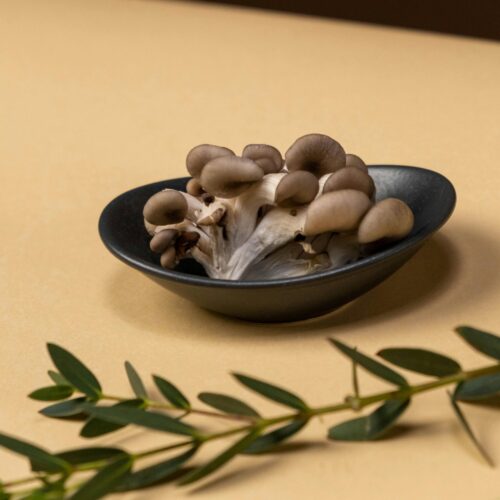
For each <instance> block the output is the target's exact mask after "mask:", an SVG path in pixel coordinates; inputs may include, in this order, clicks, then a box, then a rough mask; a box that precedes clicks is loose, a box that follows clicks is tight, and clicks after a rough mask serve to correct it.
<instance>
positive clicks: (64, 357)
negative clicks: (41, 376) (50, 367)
mask: <svg viewBox="0 0 500 500" xmlns="http://www.w3.org/2000/svg"><path fill="white" fill-rule="evenodd" d="M47 347H48V350H49V354H50V357H51V358H52V361H53V363H54V365H55V366H56V368H57V369H58V370H59V372H60V373H61V374H62V375H63V376H64V377H65V378H66V379H67V380H68V381H69V382H70V384H71V385H73V386H75V387H76V388H77V389H79V390H80V391H82V392H83V393H84V394H86V395H87V396H89V397H90V398H92V399H99V397H100V396H101V393H102V388H101V385H100V384H99V381H98V380H97V378H96V377H95V376H94V374H93V373H92V372H91V371H90V370H89V369H88V368H87V367H86V366H85V365H84V364H83V363H82V362H81V361H80V360H79V359H77V358H76V357H75V356H74V355H73V354H71V353H70V352H69V351H67V350H66V349H64V348H62V347H60V346H58V345H56V344H50V343H49V344H47Z"/></svg>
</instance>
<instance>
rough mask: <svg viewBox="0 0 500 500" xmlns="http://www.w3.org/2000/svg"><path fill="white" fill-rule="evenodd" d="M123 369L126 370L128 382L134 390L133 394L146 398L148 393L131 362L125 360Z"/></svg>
mask: <svg viewBox="0 0 500 500" xmlns="http://www.w3.org/2000/svg"><path fill="white" fill-rule="evenodd" d="M125 371H126V372H127V377H128V380H129V382H130V386H131V387H132V390H133V391H134V394H135V395H136V396H137V397H138V398H139V399H147V398H148V393H147V391H146V388H145V387H144V384H143V382H142V380H141V377H140V376H139V374H138V373H137V371H136V369H135V368H134V367H133V366H132V364H131V363H129V362H128V361H125Z"/></svg>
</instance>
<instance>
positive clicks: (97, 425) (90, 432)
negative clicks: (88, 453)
mask: <svg viewBox="0 0 500 500" xmlns="http://www.w3.org/2000/svg"><path fill="white" fill-rule="evenodd" d="M122 407H127V408H144V407H145V404H144V401H143V400H142V399H129V400H127V401H120V402H119V403H117V404H115V405H113V406H111V408H122ZM125 426H126V424H117V423H115V422H109V421H108V420H102V419H100V418H97V417H90V418H89V419H88V420H87V422H85V425H84V426H83V427H82V429H81V430H80V436H82V437H84V438H95V437H99V436H103V435H104V434H109V433H110V432H114V431H117V430H119V429H122V428H123V427H125Z"/></svg>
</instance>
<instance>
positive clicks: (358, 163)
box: [345, 153, 368, 172]
mask: <svg viewBox="0 0 500 500" xmlns="http://www.w3.org/2000/svg"><path fill="white" fill-rule="evenodd" d="M345 166H346V167H355V168H358V169H359V170H362V171H363V172H368V167H367V166H366V165H365V162H364V161H363V160H362V159H361V158H360V157H359V156H356V155H353V154H352V153H348V154H346V155H345Z"/></svg>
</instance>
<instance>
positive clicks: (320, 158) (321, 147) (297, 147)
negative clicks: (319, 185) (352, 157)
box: [285, 134, 346, 177]
mask: <svg viewBox="0 0 500 500" xmlns="http://www.w3.org/2000/svg"><path fill="white" fill-rule="evenodd" d="M285 164H286V166H287V168H288V170H290V171H291V172H293V171H294V170H308V171H309V172H311V173H313V174H314V175H316V176H318V177H321V176H322V175H325V174H328V173H331V172H335V171H337V170H340V169H341V168H343V167H345V164H346V155H345V152H344V149H343V148H342V146H341V145H340V144H339V143H338V142H337V141H335V140H334V139H332V138H331V137H328V136H327V135H323V134H308V135H304V136H302V137H300V138H299V139H297V140H296V141H295V142H294V143H293V144H292V145H291V146H290V148H289V149H288V151H287V152H286V153H285Z"/></svg>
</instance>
